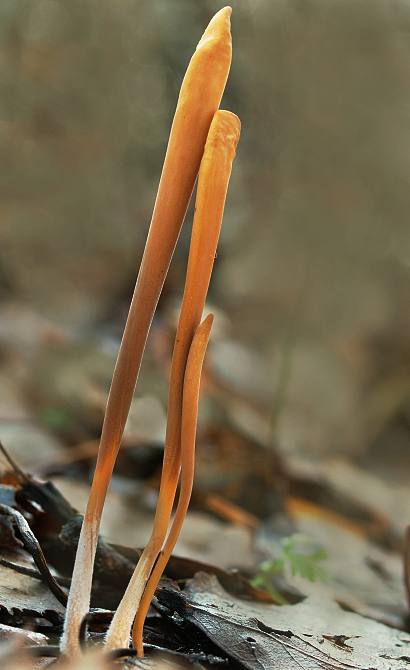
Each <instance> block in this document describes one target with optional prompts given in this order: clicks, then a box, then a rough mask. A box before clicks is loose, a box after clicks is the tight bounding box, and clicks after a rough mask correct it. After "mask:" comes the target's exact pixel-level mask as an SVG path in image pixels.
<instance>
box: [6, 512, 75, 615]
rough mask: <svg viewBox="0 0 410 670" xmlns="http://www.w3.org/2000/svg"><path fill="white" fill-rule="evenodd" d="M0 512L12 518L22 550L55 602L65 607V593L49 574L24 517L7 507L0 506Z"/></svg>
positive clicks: (41, 552) (41, 553)
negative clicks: (23, 549) (55, 599)
mask: <svg viewBox="0 0 410 670" xmlns="http://www.w3.org/2000/svg"><path fill="white" fill-rule="evenodd" d="M0 511H1V512H3V514H7V515H9V516H11V517H13V519H14V521H15V523H16V526H17V529H18V531H19V534H20V538H21V540H22V542H23V544H24V548H25V549H26V551H27V552H28V553H29V554H30V556H31V557H32V559H33V561H34V563H35V564H36V566H37V568H38V570H39V572H40V574H41V576H42V578H43V581H44V582H45V584H47V586H48V588H49V589H50V591H51V593H52V594H53V595H54V596H55V597H56V598H57V600H58V601H59V602H60V603H61V604H62V605H64V606H66V604H67V594H66V593H65V591H63V589H62V588H61V586H60V585H59V583H58V582H57V581H56V579H55V578H54V577H53V575H52V574H51V572H50V570H49V567H48V565H47V561H46V559H45V557H44V554H43V550H42V549H41V547H40V544H39V542H38V540H37V538H36V537H35V535H34V533H33V531H32V530H31V528H30V526H29V525H28V523H27V521H26V519H25V518H24V516H23V515H22V514H21V513H20V512H18V511H17V510H15V509H13V508H12V507H9V506H8V505H0Z"/></svg>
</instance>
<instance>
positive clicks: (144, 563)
mask: <svg viewBox="0 0 410 670" xmlns="http://www.w3.org/2000/svg"><path fill="white" fill-rule="evenodd" d="M230 16H231V9H230V7H225V8H224V9H221V10H220V11H219V12H218V13H217V14H215V16H214V17H213V18H212V20H211V21H210V23H209V25H208V27H207V28H206V30H205V32H204V34H203V36H202V37H201V39H200V41H199V43H198V45H197V48H196V51H195V53H194V54H193V56H192V58H191V61H190V63H189V65H188V68H187V71H186V74H185V77H184V80H183V82H182V86H181V90H180V94H179V98H178V102H177V106H176V111H175V115H174V119H173V123H172V127H171V131H170V136H169V141H168V147H167V151H166V155H165V160H164V165H163V169H162V174H161V178H160V183H159V187H158V192H157V197H156V201H155V206H154V211H153V214H152V219H151V224H150V228H149V232H148V238H147V242H146V246H145V250H144V254H143V258H142V261H141V266H140V269H139V272H138V276H137V281H136V285H135V290H134V294H133V298H132V301H131V305H130V309H129V313H128V318H127V322H126V325H125V329H124V334H123V338H122V341H121V345H120V348H119V352H118V357H117V361H116V365H115V369H114V373H113V378H112V382H111V388H110V392H109V396H108V401H107V406H106V411H105V417H104V422H103V427H102V433H101V439H100V445H99V451H98V457H97V463H96V468H95V473H94V477H93V481H92V484H91V490H90V495H89V499H88V503H87V507H86V511H85V515H84V521H83V524H82V528H81V533H80V538H79V542H78V548H77V554H76V558H75V564H74V570H73V575H72V582H71V588H70V593H69V598H68V604H67V611H66V617H65V623H64V631H63V635H62V638H61V651H62V653H63V654H65V655H67V656H74V655H76V654H78V653H79V641H78V639H79V631H80V626H81V621H82V619H83V617H84V616H85V615H86V614H87V612H88V610H89V607H90V593H91V584H92V574H93V567H94V560H95V552H96V545H97V539H98V533H99V528H100V521H101V515H102V511H103V506H104V502H105V498H106V494H107V489H108V485H109V482H110V479H111V476H112V472H113V468H114V465H115V461H116V457H117V454H118V450H119V447H120V443H121V439H122V435H123V431H124V427H125V423H126V420H127V417H128V413H129V408H130V404H131V401H132V396H133V393H134V389H135V385H136V382H137V378H138V374H139V370H140V366H141V359H142V356H143V352H144V348H145V344H146V340H147V336H148V332H149V329H150V326H151V322H152V318H153V315H154V312H155V309H156V306H157V303H158V299H159V296H160V294H161V291H162V287H163V284H164V281H165V277H166V274H167V272H168V268H169V264H170V262H171V258H172V255H173V252H174V248H175V245H176V242H177V240H178V236H179V233H180V230H181V226H182V223H183V220H184V217H185V214H186V210H187V207H188V203H189V200H190V197H191V194H192V191H193V187H194V184H195V180H196V177H197V175H198V171H199V167H200V164H201V161H202V164H201V171H203V170H204V169H205V168H203V167H202V166H204V161H205V155H206V154H207V151H206V150H205V143H206V142H207V145H208V143H209V142H210V138H211V137H213V135H214V134H215V133H214V131H212V133H211V132H210V128H211V129H212V127H215V124H216V121H215V119H220V121H218V125H221V127H222V126H223V125H226V123H227V121H226V120H227V119H228V117H227V116H226V115H228V116H229V118H230V117H234V115H231V114H230V113H229V112H217V110H218V107H219V104H220V101H221V98H222V94H223V91H224V89H225V84H226V81H227V77H228V74H229V69H230V64H231V55H232V45H231V34H230ZM235 118H236V117H235ZM211 123H212V126H211ZM228 125H229V124H228ZM218 132H219V135H221V132H222V131H218ZM228 134H229V133H228ZM237 134H239V131H238V132H237ZM225 135H226V133H225ZM207 137H208V140H207ZM221 137H222V135H221ZM226 137H228V135H226ZM219 143H220V144H221V146H222V144H223V142H222V143H221V141H219ZM231 143H232V142H231ZM204 151H205V154H204ZM224 151H225V150H224ZM222 153H223V152H222ZM208 154H209V150H208ZM207 160H209V159H207ZM221 160H222V159H220V161H221ZM231 162H232V161H231ZM221 165H222V163H221ZM229 173H230V170H229ZM228 179H229V176H228ZM203 182H204V179H203V178H200V180H199V186H198V196H197V202H198V198H199V197H200V193H204V192H205V191H206V187H205V185H204V184H203ZM201 183H202V186H201ZM215 188H216V187H215ZM219 188H221V187H219ZM226 188H227V183H226ZM226 188H225V191H224V196H223V201H224V198H225V195H226ZM222 190H223V189H222ZM215 192H216V191H215ZM221 192H222V191H221ZM212 203H213V199H212V198H210V196H209V195H208V207H211V209H214V210H215V211H214V215H215V217H216V220H219V227H220V221H221V219H222V211H223V203H222V206H221V204H219V210H218V211H216V210H217V207H216V206H215V207H214V206H213V204H212ZM218 217H219V218H218ZM195 218H196V217H195ZM211 234H212V235H214V237H215V231H214V232H213V233H211ZM218 235H219V230H218V233H217V236H218ZM217 236H216V240H214V241H213V242H212V244H213V245H214V246H215V247H216V241H217ZM199 237H200V240H201V241H199ZM212 239H213V238H212ZM201 245H205V246H204V247H201ZM211 246H212V245H211V242H210V241H209V239H208V238H207V236H206V235H205V233H202V234H201V236H199V234H198V240H197V241H196V242H195V243H194V234H193V248H196V251H195V253H193V252H192V253H193V255H192V260H191V254H190V261H189V265H188V275H187V286H188V285H189V286H190V287H191V288H189V291H191V290H193V289H192V286H194V285H195V286H196V289H195V292H194V293H195V295H194V296H193V297H191V298H188V297H187V298H185V297H184V302H185V305H188V302H189V307H187V306H185V307H183V310H182V313H181V322H180V323H182V325H180V327H179V334H178V335H177V340H176V342H177V344H176V346H175V351H174V358H175V362H174V360H173V364H172V372H171V382H170V394H169V419H168V428H167V438H166V448H165V456H164V470H163V476H162V481H161V489H160V496H159V501H158V511H157V514H156V517H155V523H154V530H153V533H152V536H151V539H150V542H149V543H148V545H147V549H146V550H145V552H144V553H143V555H142V557H141V561H140V564H139V566H138V567H137V572H138V570H139V571H140V572H141V574H143V575H144V579H143V586H144V587H145V583H146V581H147V579H148V577H149V575H150V573H151V571H152V567H153V560H154V561H155V559H156V557H157V556H158V553H159V551H160V549H161V547H162V544H163V542H164V539H165V536H166V533H167V529H168V525H169V518H170V515H171V510H172V505H173V502H174V498H175V492H176V487H177V482H178V478H179V472H180V468H181V451H180V444H181V421H182V404H183V399H182V398H183V388H184V375H185V370H186V365H187V360H188V354H189V351H190V347H191V345H193V340H194V334H195V332H196V330H197V328H198V326H199V322H200V318H201V314H202V310H203V304H204V301H205V296H206V291H207V287H208V284H209V278H210V272H211V268H212V265H211V266H210V267H208V269H207V270H206V269H205V270H204V266H205V264H204V261H203V260H202V253H203V251H204V250H207V251H206V254H208V250H209V249H210V247H211ZM201 249H202V250H201ZM209 253H210V252H209ZM213 253H214V252H213ZM207 258H208V256H207ZM195 259H196V260H195ZM197 264H199V266H200V268H201V269H200V270H198V268H196V265H197ZM199 266H198V267H199ZM195 268H196V269H195ZM208 275H209V276H208ZM206 277H208V278H206ZM186 291H187V288H186ZM192 300H194V301H195V300H196V301H199V302H196V303H195V302H192ZM204 328H205V326H204ZM200 332H202V331H200ZM208 336H209V333H208ZM198 337H199V336H198ZM201 341H202V340H201ZM205 348H206V344H205V345H204V346H203V351H204V352H205ZM199 359H200V356H199V358H198V355H197V360H199ZM192 365H193V364H192ZM201 366H202V363H201ZM201 366H200V367H201ZM195 369H196V370H198V369H199V368H198V366H196V368H195ZM198 374H200V371H199V373H198ZM198 384H199V381H198ZM191 386H192V384H191ZM148 547H149V550H148ZM153 557H154V559H153ZM134 581H135V580H134ZM137 581H138V580H137ZM138 583H140V582H138ZM141 583H142V582H141ZM131 584H134V582H133V580H131V583H130V586H129V587H128V589H127V592H126V594H125V595H124V599H125V601H128V599H129V598H131V599H132V598H133V600H134V605H133V607H134V610H133V611H134V614H133V616H132V618H134V616H135V610H136V606H135V603H137V606H138V602H139V599H140V597H141V595H142V591H143V588H141V586H139V587H138V593H139V596H136V595H135V593H134V595H133V596H132V595H131V596H130V595H128V594H129V593H131V592H132V588H133V587H132V586H131ZM129 589H131V591H129ZM124 599H123V600H124ZM124 607H125V606H123V605H122V606H120V608H119V611H120V612H121V611H122V612H124ZM129 616H130V615H128V617H127V625H126V626H125V625H124V624H123V623H121V625H118V621H121V622H122V621H123V620H124V617H123V615H121V614H120V615H118V617H119V618H118V617H117V618H116V617H114V620H113V623H112V626H111V629H110V631H109V634H108V636H107V644H108V646H111V647H112V646H117V644H119V642H124V644H128V639H129V632H130V626H131V625H132V619H131V621H130V622H128V619H129ZM128 623H129V625H128ZM126 628H127V629H128V630H127V633H125V632H124V631H125V630H126ZM119 630H121V631H122V633H121V634H120V633H119V632H118V631H119Z"/></svg>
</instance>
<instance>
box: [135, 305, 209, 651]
mask: <svg viewBox="0 0 410 670" xmlns="http://www.w3.org/2000/svg"><path fill="white" fill-rule="evenodd" d="M212 323H213V315H212V314H209V315H208V316H207V317H206V319H204V321H202V323H201V324H200V325H199V326H198V328H197V329H196V332H195V335H194V339H193V340H192V344H191V348H190V350H189V355H188V361H187V364H186V370H185V378H184V391H183V399H182V422H181V481H180V490H179V498H178V505H177V509H176V512H175V516H174V519H173V522H172V526H171V529H170V531H169V534H168V537H167V540H166V542H165V545H164V548H163V550H162V552H161V554H160V555H159V557H158V560H157V562H156V564H155V566H154V569H153V571H152V573H151V575H150V578H149V580H148V582H147V585H146V587H145V590H144V593H143V596H142V598H141V602H140V606H139V608H138V612H137V616H136V618H135V622H134V628H133V641H134V646H135V648H136V649H137V654H138V656H144V645H143V639H142V637H143V629H144V622H145V618H146V616H147V612H148V609H149V606H150V604H151V600H152V597H153V595H154V593H155V589H156V588H157V586H158V582H159V580H160V578H161V575H162V573H163V571H164V569H165V567H166V565H167V563H168V560H169V558H170V556H171V553H172V551H173V549H174V547H175V545H176V543H177V540H178V537H179V534H180V532H181V528H182V525H183V523H184V520H185V517H186V514H187V511H188V506H189V502H190V500H191V493H192V487H193V483H194V472H195V439H196V426H197V420H198V403H199V388H200V382H201V372H202V365H203V362H204V357H205V351H206V348H207V345H208V341H209V335H210V333H211V327H212Z"/></svg>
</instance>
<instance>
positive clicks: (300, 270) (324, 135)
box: [0, 0, 410, 481]
mask: <svg viewBox="0 0 410 670" xmlns="http://www.w3.org/2000/svg"><path fill="white" fill-rule="evenodd" d="M222 6H223V5H222V4H221V3H220V2H215V1H213V0H212V1H211V0H210V1H207V0H196V1H194V0H70V1H69V2H65V1H63V0H36V2H34V3H33V2H32V0H1V3H0V153H1V166H2V169H1V173H0V207H1V227H0V299H1V302H0V355H1V366H0V436H2V439H3V441H5V442H7V441H13V440H14V441H16V437H15V434H16V431H17V432H18V430H23V429H22V428H21V418H22V417H24V418H25V420H28V421H29V422H34V423H31V424H30V425H31V428H30V431H31V432H30V440H31V439H32V435H33V431H32V428H33V425H36V426H37V422H38V421H39V420H40V419H41V421H42V422H43V424H45V425H46V429H47V431H50V430H51V432H53V431H54V429H55V428H60V427H61V425H60V424H64V421H74V422H77V423H81V422H83V423H85V424H86V423H87V421H89V417H90V415H92V411H94V409H95V407H97V410H98V411H97V410H96V415H95V426H94V424H93V426H94V427H93V430H95V431H96V432H97V428H96V426H97V425H98V424H99V422H100V420H101V411H102V410H101V406H102V405H103V399H104V397H105V394H106V392H107V389H108V383H109V378H110V374H111V371H112V367H113V362H114V359H115V352H116V349H117V346H118V337H119V334H120V332H121V326H122V324H123V322H124V318H125V315H126V305H127V301H128V298H129V296H130V294H131V291H132V288H133V284H134V280H135V276H136V272H137V269H138V263H139V259H140V257H141V254H142V250H143V245H144V242H145V237H146V234H147V230H148V225H149V220H150V214H151V210H152V206H153V202H154V198H155V192H156V188H157V184H158V179H159V175H160V171H161V165H162V160H163V156H164V151H165V147H166V142H167V137H168V132H169V127H170V123H171V119H172V115H173V111H174V108H175V103H176V99H177V95H178V90H179V86H180V83H181V80H182V77H183V74H184V71H185V68H186V64H187V62H188V60H189V58H190V55H191V54H192V52H193V50H194V48H195V45H196V43H197V42H198V40H199V38H200V35H201V33H202V31H203V29H204V28H205V26H206V24H207V23H208V21H209V19H210V17H211V16H212V14H213V13H214V12H215V11H216V10H218V9H219V8H220V7H222ZM232 7H233V15H232V34H233V48H234V51H233V65H232V70H231V76H230V79H229V83H228V86H227V90H226V94H225V97H224V100H223V107H225V108H227V109H230V110H232V111H234V112H236V113H237V114H238V115H239V116H240V118H241V121H242V137H241V141H240V146H239V150H238V154H237V159H236V163H235V167H234V171H233V175H232V180H231V186H230V192H229V197H228V202H227V207H226V214H225V219H224V224H223V233H222V238H221V244H220V250H219V254H218V259H217V263H216V267H215V272H214V277H213V282H212V287H211V292H210V305H212V306H215V307H216V310H217V322H216V328H215V335H214V340H213V345H212V348H211V350H210V357H209V360H210V365H211V366H212V369H213V374H214V375H215V378H216V379H217V380H218V383H219V384H220V388H221V389H223V391H221V392H220V393H219V395H217V396H216V398H215V397H214V398H213V399H212V400H211V401H209V400H206V401H204V403H203V405H202V417H203V418H202V421H203V422H205V423H206V422H210V421H215V420H216V419H215V417H217V420H218V421H221V422H222V423H224V422H225V423H233V424H234V425H236V426H237V427H238V429H240V430H241V431H244V432H245V433H246V434H248V435H251V436H252V437H253V438H254V439H256V440H257V441H259V442H261V443H263V444H264V445H266V446H272V445H276V446H277V447H278V448H279V449H280V450H281V451H282V452H283V453H284V454H286V455H290V454H296V455H297V454H301V453H302V454H305V455H306V454H307V455H309V457H311V458H315V457H320V458H323V457H324V456H325V455H327V456H331V455H334V454H345V455H346V454H348V455H349V456H351V457H352V458H354V459H356V461H358V462H361V463H364V464H365V465H366V467H371V468H373V469H378V470H379V471H381V472H383V474H386V471H389V472H390V474H391V475H392V476H394V477H395V478H397V479H400V480H403V479H404V480H406V481H407V479H408V475H407V474H406V470H405V469H403V463H406V464H408V463H409V462H410V457H409V435H410V310H409V306H410V229H409V223H408V213H409V209H410V188H409V181H410V84H409V82H410V41H409V33H410V5H409V3H408V2H404V1H400V0H396V1H391V2H385V0H367V1H366V0H354V1H353V0H332V1H331V2H330V1H329V0H275V1H272V0H238V1H234V2H233V3H232ZM190 224H191V214H190V216H189V217H188V218H187V221H186V224H185V226H184V232H183V235H182V237H181V240H180V244H179V246H178V249H177V252H176V256H175V259H174V263H173V266H172V268H171V272H170V276H169V279H168V281H167V284H166V287H165V291H164V296H163V299H162V301H161V305H160V312H159V317H158V319H157V322H156V324H154V336H153V338H151V339H150V341H149V345H148V351H147V362H146V364H145V366H144V369H143V374H142V377H141V383H140V384H139V386H138V390H137V397H142V398H143V397H145V396H147V397H150V398H155V399H156V400H155V402H158V403H159V405H158V407H156V408H157V410H158V412H159V413H160V414H161V412H163V411H164V407H165V399H166V381H165V375H164V373H163V371H161V369H160V366H159V364H158V359H159V358H160V356H159V355H158V347H159V346H160V345H159V344H158V339H159V338H158V333H161V332H162V330H161V328H162V329H164V328H165V331H167V328H168V329H171V330H172V324H173V319H174V316H173V315H174V308H175V306H176V305H177V304H178V301H179V299H180V296H181V292H182V286H183V277H184V269H185V264H186V255H187V248H188V243H189V229H190ZM164 324H166V326H164ZM167 332H168V331H167ZM56 342H57V343H60V344H59V346H57V344H56ZM61 342H64V346H62V345H61ZM166 351H167V352H168V353H169V350H168V349H167V350H166ZM93 394H94V395H93ZM98 394H100V395H98ZM95 396H98V402H97V401H95ZM142 414H143V415H144V412H143V413H142ZM83 415H84V416H83ZM93 416H94V415H93ZM67 417H69V418H67ZM84 417H85V418H84ZM161 417H162V414H161ZM210 417H212V418H210ZM153 421H154V419H153ZM155 421H156V419H155ZM155 421H154V422H155ZM162 421H163V417H162V418H161V422H162ZM13 426H14V428H13ZM16 426H17V428H16ZM161 426H162V423H161ZM139 429H140V430H142V428H141V427H140V428H139ZM155 430H157V428H155ZM13 431H14V432H13ZM158 431H159V434H160V435H161V434H162V433H161V431H162V428H161V427H160V428H158V430H157V432H158ZM57 432H58V431H57ZM63 433H64V431H63ZM68 433H69V436H68V437H67V435H66V434H64V435H63V439H65V440H66V441H67V442H70V441H71V442H74V441H76V440H77V439H79V438H80V437H81V436H82V434H81V435H79V436H78V435H77V434H75V436H73V435H71V434H70V431H68ZM85 434H87V431H85ZM74 438H75V439H74ZM25 439H27V438H25ZM41 439H42V440H43V441H44V435H43V436H42V437H41ZM41 439H40V441H41ZM59 439H60V438H59ZM17 442H18V440H17ZM23 443H24V445H25V446H23V447H22V451H24V450H25V451H26V452H27V442H24V440H23ZM386 449H388V450H389V451H388V456H387V455H386V453H387V452H386ZM403 459H404V460H403Z"/></svg>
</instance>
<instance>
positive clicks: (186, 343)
mask: <svg viewBox="0 0 410 670" xmlns="http://www.w3.org/2000/svg"><path fill="white" fill-rule="evenodd" d="M239 134H240V121H239V119H238V117H237V116H236V115H235V114H232V112H227V111H223V110H219V111H217V112H216V114H215V116H214V119H213V121H212V124H211V127H210V130H209V135H208V138H207V141H206V145H205V151H204V156H203V159H202V162H201V167H200V171H199V178H198V190H197V197H196V208H195V217H194V223H193V228H192V237H191V245H190V251H189V258H188V268H187V276H186V282H185V290H184V296H183V300H182V307H181V314H180V318H179V323H178V328H177V333H176V337H175V346H174V352H173V356H172V364H171V374H170V382H169V396H168V421H167V431H166V438H165V453H164V462H163V468H162V476H161V484H160V491H159V498H158V504H157V509H156V513H155V520H154V526H153V531H152V534H151V537H150V539H149V541H148V544H147V546H146V548H145V549H144V552H143V554H142V555H141V558H140V560H139V562H138V565H137V567H136V570H135V572H134V574H133V576H132V578H131V581H130V583H129V585H128V587H127V590H126V592H125V594H124V597H123V599H122V601H121V603H120V605H119V606H118V608H117V612H116V614H115V616H114V618H113V621H112V623H111V626H110V629H109V631H108V633H107V638H106V643H107V646H108V648H110V649H113V648H115V647H125V646H127V644H128V641H129V632H130V628H131V625H132V622H133V619H134V617H135V613H136V611H137V609H138V606H139V601H140V599H141V596H142V593H143V591H144V588H145V585H146V583H147V580H148V578H149V575H150V573H151V571H152V569H153V566H154V564H155V561H156V560H157V557H158V555H159V553H160V551H161V548H162V545H163V543H164V541H165V538H166V534H167V531H168V526H169V521H170V517H171V512H172V507H173V503H174V499H175V494H176V489H177V484H178V479H179V472H180V467H181V454H180V443H181V418H182V395H183V384H184V376H185V368H186V363H187V359H188V353H189V349H190V346H191V343H192V339H193V335H194V333H195V330H196V328H197V327H198V325H199V322H200V319H201V315H202V312H203V309H204V305H205V300H206V295H207V292H208V287H209V282H210V278H211V273H212V268H213V264H214V259H215V253H216V248H217V244H218V239H219V234H220V229H221V223H222V217H223V210H224V206H225V199H226V193H227V189H228V184H229V178H230V175H231V170H232V162H233V159H234V156H235V150H236V145H237V143H238V140H239Z"/></svg>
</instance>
